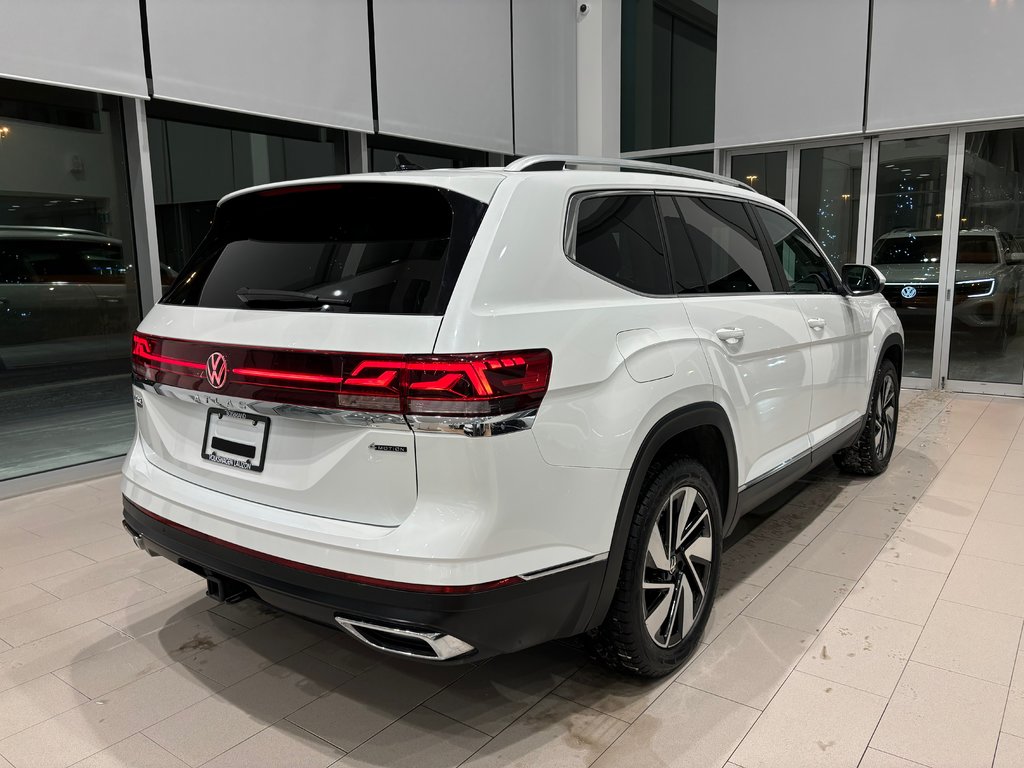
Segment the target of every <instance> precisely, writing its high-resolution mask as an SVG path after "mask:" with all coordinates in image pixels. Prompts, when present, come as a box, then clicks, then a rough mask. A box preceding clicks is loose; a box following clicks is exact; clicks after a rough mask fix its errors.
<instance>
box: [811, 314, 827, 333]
mask: <svg viewBox="0 0 1024 768" xmlns="http://www.w3.org/2000/svg"><path fill="white" fill-rule="evenodd" d="M807 324H808V325H809V326H811V328H813V329H814V330H816V331H820V330H822V329H823V328H824V327H825V326H826V325H827V323H826V322H825V318H823V317H812V318H810V319H809V320H808V321H807Z"/></svg>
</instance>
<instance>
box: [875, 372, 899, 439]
mask: <svg viewBox="0 0 1024 768" xmlns="http://www.w3.org/2000/svg"><path fill="white" fill-rule="evenodd" d="M872 421H873V422H874V430H875V434H874V441H875V456H876V457H877V458H878V459H884V458H885V457H886V456H888V455H889V450H890V449H891V447H892V443H893V440H894V439H895V437H896V382H895V381H894V380H893V378H892V376H886V377H885V378H883V379H882V384H881V386H880V387H879V388H878V394H877V395H875V404H874V409H873V419H872Z"/></svg>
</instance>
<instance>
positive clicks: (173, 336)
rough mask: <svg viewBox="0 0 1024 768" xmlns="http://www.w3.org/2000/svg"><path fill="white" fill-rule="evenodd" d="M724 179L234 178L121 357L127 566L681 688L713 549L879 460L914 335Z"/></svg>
mask: <svg viewBox="0 0 1024 768" xmlns="http://www.w3.org/2000/svg"><path fill="white" fill-rule="evenodd" d="M883 282H884V281H883V279H882V278H881V277H880V275H879V273H878V272H877V271H876V270H875V269H874V268H872V267H867V266H859V265H848V266H846V267H844V269H843V273H842V276H840V274H839V273H837V272H836V270H835V269H834V268H833V267H832V266H831V264H830V263H829V261H828V259H827V258H826V257H825V256H824V255H823V254H822V252H821V250H820V249H819V248H818V246H817V245H816V244H815V242H814V240H813V238H812V237H811V236H810V235H809V234H808V233H807V231H806V230H805V229H804V227H803V226H801V225H800V223H799V222H797V221H796V220H795V219H794V218H792V216H791V215H790V214H789V213H788V212H787V211H786V210H785V209H784V208H782V207H781V206H779V205H777V204H776V203H774V202H772V201H771V200H769V199H768V198H765V197H762V196H761V195H758V194H756V193H755V192H753V191H751V190H750V189H749V188H747V187H745V186H744V185H742V184H739V183H737V182H734V181H732V180H730V179H725V178H720V177H716V176H712V175H710V174H703V173H700V172H697V171H689V170H685V169H677V168H672V167H670V166H661V165H653V164H649V163H641V162H631V161H625V160H601V159H595V158H574V157H563V156H538V157H527V158H523V159H520V160H517V161H515V162H514V163H512V164H511V165H509V166H508V167H506V168H479V169H461V170H443V171H405V172H396V173H384V174H365V175H352V176H339V177H331V178H323V179H312V180H306V181H301V182H288V183H279V184H271V185H267V186H261V187H256V188H253V189H248V190H244V191H242V192H237V193H234V194H231V195H228V196H227V197H225V198H224V199H223V200H221V202H220V204H219V206H218V208H217V212H216V215H215V218H214V221H213V225H212V228H211V230H210V232H209V234H208V236H207V237H206V239H205V241H204V242H203V243H202V245H201V247H200V248H199V250H198V251H197V252H196V254H195V255H194V256H193V257H192V259H191V261H189V262H188V263H187V265H186V266H185V268H184V269H183V270H182V271H181V273H180V275H179V276H178V278H177V280H176V281H175V283H174V284H173V285H172V287H171V288H170V289H169V291H168V293H167V294H166V295H165V296H164V298H163V299H162V301H161V302H160V303H159V304H158V305H157V306H156V307H155V308H154V309H153V310H152V311H151V312H150V313H149V314H148V315H147V316H146V318H145V320H144V321H143V322H142V324H141V325H140V326H139V328H138V331H137V332H136V334H135V336H134V338H133V348H132V367H133V377H134V385H135V386H134V393H135V404H136V406H137V408H136V415H137V417H138V432H137V436H136V438H135V442H134V444H133V446H132V448H131V450H130V452H129V454H128V457H127V460H126V462H125V465H124V482H123V492H124V520H125V527H126V528H127V529H128V531H129V533H130V534H131V536H132V537H133V538H134V540H135V542H136V544H137V545H138V546H139V547H140V548H142V549H144V550H146V551H148V552H150V553H152V554H157V555H162V556H164V557H167V558H169V559H171V560H173V561H175V562H177V563H179V564H180V565H182V566H184V567H185V568H188V569H189V570H192V571H194V572H195V573H197V574H200V575H202V576H203V577H204V578H206V579H207V580H208V585H209V594H210V595H211V596H212V597H214V598H216V599H220V600H228V601H231V600H237V599H241V598H242V597H247V596H252V597H255V598H258V599H259V600H262V601H265V602H266V603H268V604H270V605H273V606H276V607H277V608H280V609H282V610H284V611H288V612H291V613H294V614H298V615H300V616H304V617H306V618H308V619H311V620H313V621H316V622H320V623H322V624H325V625H329V626H333V627H337V628H339V629H340V630H344V631H346V632H348V633H349V634H351V635H352V636H353V637H355V638H356V639H358V640H360V641H362V642H363V643H366V644H368V645H370V646H373V647H375V648H378V649H380V650H382V651H386V652H390V653H394V654H401V655H403V656H411V657H416V658H420V659H427V660H431V661H435V662H454V661H465V660H476V659H480V658H483V657H485V656H488V655H493V654H497V653H506V652H510V651H516V650H519V649H522V648H526V647H528V646H531V645H534V644H537V643H541V642H544V641H546V640H551V639H553V638H564V637H569V636H574V635H581V634H582V635H585V636H586V637H587V638H589V642H590V643H591V645H592V648H593V649H594V652H595V653H596V654H597V655H599V656H600V657H601V658H603V659H604V660H605V661H606V662H607V663H609V664H611V665H613V666H615V667H618V668H621V669H624V670H628V671H630V672H632V673H634V674H638V675H644V676H656V675H662V674H665V673H668V672H670V671H672V670H673V669H675V668H677V667H678V666H679V665H680V664H681V663H682V662H683V660H684V659H685V658H686V656H687V655H688V654H689V653H690V651H691V650H692V649H693V648H694V647H695V645H696V644H697V642H698V640H699V638H700V635H701V632H702V630H703V629H704V626H705V624H706V623H707V621H708V615H709V613H710V609H711V603H712V600H713V599H714V595H715V589H716V585H717V582H718V573H719V568H720V563H721V558H722V541H723V538H724V537H725V536H726V535H727V534H728V533H729V532H730V531H732V529H733V528H734V526H735V525H736V521H737V519H738V518H739V517H740V515H742V514H743V513H745V512H747V511H748V510H750V509H751V508H753V507H755V506H756V505H758V504H760V503H761V502H763V501H765V500H766V499H768V498H769V497H771V496H773V495H774V494H776V493H777V492H779V491H780V490H781V489H782V488H783V487H784V486H786V485H787V484H789V483H791V482H792V481H793V480H795V479H797V478H799V477H800V476H802V475H803V474H804V473H806V472H807V471H808V470H809V469H811V467H813V466H815V465H816V464H818V463H819V462H821V461H824V460H826V459H828V458H829V457H834V458H835V460H836V462H837V463H838V465H839V466H840V467H841V468H842V469H844V470H849V471H852V472H857V473H863V474H875V473H878V472H881V471H882V470H884V469H885V467H886V465H887V464H888V462H889V457H890V455H891V453H892V450H893V442H894V436H895V432H896V425H897V415H898V410H899V384H900V369H901V366H902V360H903V335H902V330H901V327H900V323H899V320H898V319H897V317H896V315H895V313H894V311H893V310H892V309H891V308H890V306H889V304H888V303H887V302H886V301H885V299H884V298H883V297H882V295H881V293H880V290H881V288H882V285H883Z"/></svg>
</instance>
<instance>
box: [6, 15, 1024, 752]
mask: <svg viewBox="0 0 1024 768" xmlns="http://www.w3.org/2000/svg"><path fill="white" fill-rule="evenodd" d="M0 11H2V21H0V768H6V766H8V765H10V766H14V767H15V768H29V767H34V766H54V767H56V766H71V765H76V766H90V767H92V768H98V767H99V766H120V765H123V766H152V767H153V768H161V767H163V766H182V765H190V766H200V765H203V766H210V767H211V768H225V767H226V766H260V765H268V766H274V765H280V766H311V767H312V766H323V767H324V768H326V766H356V765H360V766H438V767H441V766H457V765H466V766H473V767H474V768H478V767H481V766H513V765H514V766H525V765H531V766H547V765H551V766H581V767H583V766H590V765H594V766H597V767H598V768H610V767H611V766H623V765H634V766H648V765H649V766H662V765H664V766H677V765H678V766H700V767H703V766H710V767H713V768H721V767H723V766H732V767H733V768H761V767H762V766H789V767H800V766H826V765H827V766H864V767H865V768H883V767H891V768H900V767H902V768H909V767H910V766H927V767H930V768H943V767H944V766H957V767H959V766H975V765H977V766H982V765H984V766H994V767H995V768H1010V767H1011V766H1024V643H1022V638H1021V634H1022V625H1024V554H1022V553H1024V426H1022V423H1024V327H1020V315H1021V313H1022V310H1024V82H1022V80H1021V78H1020V77H1019V76H1018V75H1017V72H1016V67H1015V66H1014V65H1013V60H1014V54H1015V52H1016V51H1017V50H1018V45H1017V44H1018V41H1019V39H1020V38H1021V33H1022V32H1024V3H1020V2H1015V0H931V1H928V0H776V1H775V2H757V0H593V1H589V0H588V2H582V1H581V0H575V1H570V0H333V2H323V1H322V0H292V1H291V2H289V3H274V2H270V1H269V0H217V1H216V2H200V0H59V2H52V3H28V2H18V1H17V0H5V2H0ZM538 154H560V155H582V156H589V157H606V158H620V157H621V158H627V159H630V160H644V161H651V162H654V163H660V164H666V165H670V166H676V167H679V168H689V169H694V170H696V171H703V172H710V173H715V174H719V175H722V176H725V177H729V178H731V179H734V180H736V181H739V182H742V183H744V184H746V185H749V186H750V187H752V188H753V189H754V190H756V191H757V192H759V193H761V194H763V195H765V196H767V197H768V198H770V199H772V200H775V201H777V202H778V203H780V204H782V205H784V206H786V207H787V208H788V209H789V210H790V211H791V212H792V213H793V214H795V215H796V216H798V217H799V219H800V221H801V222H803V223H804V225H806V227H807V228H808V231H809V232H810V234H811V235H812V236H813V237H814V238H815V240H816V241H817V242H818V243H819V244H820V246H821V248H822V249H823V251H824V253H825V255H827V256H828V258H829V259H830V260H831V261H832V262H833V264H834V265H835V266H836V267H837V269H841V268H842V266H843V265H844V264H853V263H856V264H868V265H873V266H874V267H876V268H877V269H878V270H879V271H880V273H881V274H882V275H883V276H884V277H885V287H884V288H883V290H882V292H883V295H884V296H885V298H886V299H887V300H888V301H889V303H890V304H891V305H892V307H893V308H894V309H895V310H896V314H897V315H898V316H899V318H900V320H901V322H902V324H903V327H904V331H905V344H906V346H905V352H904V363H903V369H902V375H903V378H902V387H903V389H902V397H901V402H900V406H901V415H900V420H899V431H898V433H897V436H896V448H895V453H894V455H893V458H892V462H891V464H890V466H889V469H888V470H887V471H886V472H885V473H884V474H882V475H879V476H878V477H876V478H863V477H857V476H851V475H846V474H841V473H840V472H838V471H837V470H836V469H835V468H834V467H833V465H832V463H831V462H827V463H825V464H822V465H820V466H819V467H817V468H816V469H814V470H813V471H812V472H811V473H810V474H808V475H806V476H804V477H802V478H801V479H800V480H799V482H797V483H796V484H795V485H794V486H793V487H792V488H791V489H789V490H788V491H786V492H785V493H784V494H782V495H780V496H778V497H775V498H773V499H772V500H771V501H769V502H768V503H766V504H765V505H763V506H762V507H760V508H759V509H757V510H755V511H754V512H753V513H751V514H750V515H748V516H747V517H746V518H744V520H743V521H742V523H741V525H740V526H739V528H737V530H736V531H735V532H734V533H733V534H732V535H731V536H730V537H729V538H728V539H727V540H726V542H725V550H726V551H725V554H724V558H723V561H722V570H721V580H720V584H719V590H718V597H717V600H716V602H715V606H714V609H713V612H712V614H711V620H710V622H709V624H708V627H707V628H706V629H705V631H704V635H703V637H702V639H701V642H700V644H699V646H698V647H697V650H696V651H695V652H694V654H693V655H692V656H691V657H690V659H689V660H688V661H687V662H686V664H685V666H684V667H683V668H682V670H681V671H679V672H678V673H674V674H672V675H670V676H668V677H666V678H659V679H655V680H637V679H632V678H628V677H624V676H621V675H617V674H616V673H614V672H612V671H609V670H607V669H605V668H603V667H602V666H601V665H599V664H597V663H595V661H594V660H593V659H592V658H590V657H589V655H588V653H587V649H586V646H585V644H584V643H582V642H581V641H579V640H578V639H576V638H568V639H565V640H560V641H554V642H550V643H546V644H543V645H539V646H536V647H534V648H530V649H528V650H525V651H521V652H519V653H515V654H510V655H507V656H499V657H496V658H493V659H489V660H486V661H483V662H480V663H478V664H463V665H457V666H444V665H437V666H431V665H429V664H423V663H415V662H410V661H405V660H402V659H396V658H393V657H388V656H383V655H381V654H378V653H374V652H372V651H370V650H367V649H365V648H363V647H362V646H360V645H359V644H358V643H356V642H355V641H353V640H352V639H351V638H350V637H348V636H346V635H343V634H342V633H341V632H339V631H336V630H332V629H329V628H324V627H321V626H318V625H314V624H311V623H307V622H304V621H302V620H300V619H297V618H294V617H291V616H288V615H283V614H281V613H280V612H278V611H277V610H275V609H272V608H270V607H268V606H266V605H263V604H261V603H259V602H257V601H255V600H251V599H250V600H244V601H242V602H238V603H233V604H229V603H219V602H215V601H214V600H212V599H210V598H209V597H207V596H206V590H207V586H208V585H207V582H206V580H205V579H203V578H201V577H199V576H197V575H196V574H194V573H191V572H189V571H187V570H184V569H182V568H179V567H178V566H176V565H174V564H172V563H168V562H167V561H166V560H164V559H162V558H150V557H148V556H147V555H146V554H145V553H144V552H139V551H137V550H136V548H135V546H134V545H133V542H132V540H131V539H130V537H129V536H127V535H125V532H124V531H123V530H122V527H121V492H120V482H121V481H120V468H121V464H122V462H123V461H124V456H125V454H126V452H127V451H128V449H129V446H130V445H131V443H132V440H133V438H134V435H135V429H136V427H135V424H136V414H135V408H136V406H135V405H134V404H133V394H132V380H131V377H130V371H131V352H132V333H133V331H134V329H135V328H136V326H137V325H138V323H139V322H140V320H141V319H142V318H143V317H144V316H145V315H146V313H147V312H149V310H151V309H152V308H153V307H154V305H156V304H157V303H158V302H159V301H160V299H161V296H163V295H164V292H165V291H166V290H167V289H168V288H169V287H170V286H171V284H172V283H173V282H174V281H175V279H176V278H177V276H178V274H179V273H180V272H181V271H182V269H183V267H184V266H185V264H186V262H187V261H188V259H189V258H190V256H191V255H192V254H193V253H194V252H195V250H196V249H197V248H198V247H199V245H200V243H201V242H203V239H204V237H205V236H206V233H207V231H208V229H209V227H210V224H211V222H212V219H213V216H214V211H215V209H216V207H217V202H218V200H220V199H221V198H222V197H223V196H225V195H227V194H229V193H231V192H233V191H235V190H239V189H243V188H246V187H251V186H254V185H259V184H266V183H271V182H282V181H291V180H297V179H307V178H312V177H320V176H333V175H339V174H350V173H365V172H387V171H395V170H397V169H398V166H399V165H400V164H402V163H410V164H415V165H417V166H420V167H422V168H427V169H436V168H475V167H494V166H505V165H507V164H508V163H511V162H512V161H514V160H515V159H516V158H520V157H524V156H528V155H538ZM399 156H401V159H400V158H399ZM26 253H27V254H30V255H31V256H30V258H29V259H25V258H23V255H24V254H26Z"/></svg>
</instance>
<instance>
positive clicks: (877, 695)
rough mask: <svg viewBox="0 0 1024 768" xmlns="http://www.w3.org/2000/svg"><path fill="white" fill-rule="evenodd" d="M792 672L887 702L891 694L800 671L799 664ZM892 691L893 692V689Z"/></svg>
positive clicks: (804, 670)
mask: <svg viewBox="0 0 1024 768" xmlns="http://www.w3.org/2000/svg"><path fill="white" fill-rule="evenodd" d="M801 661H802V659H801ZM907 661H909V659H907V660H905V661H904V662H903V663H904V664H906V663H907ZM793 671H794V672H799V673H800V674H801V675H807V676H808V677H813V678H815V679H816V680H821V681H822V682H823V683H831V684H832V685H841V686H843V687H844V688H849V689H850V690H852V691H858V692H860V693H866V694H867V695H869V696H873V697H875V698H876V699H881V700H883V701H888V700H889V699H890V698H891V697H892V693H889V694H884V693H878V692H877V691H869V690H868V689H867V688H861V687H860V686H857V685H851V684H850V683H847V682H845V681H843V680H833V679H832V678H830V677H825V676H824V675H820V674H818V673H816V672H808V671H807V670H806V669H800V665H799V664H798V665H797V666H796V668H795V669H794V670H793ZM893 690H895V688H894V689H893Z"/></svg>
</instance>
